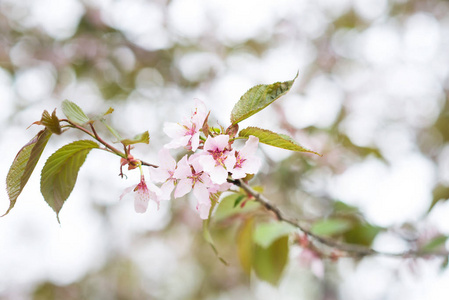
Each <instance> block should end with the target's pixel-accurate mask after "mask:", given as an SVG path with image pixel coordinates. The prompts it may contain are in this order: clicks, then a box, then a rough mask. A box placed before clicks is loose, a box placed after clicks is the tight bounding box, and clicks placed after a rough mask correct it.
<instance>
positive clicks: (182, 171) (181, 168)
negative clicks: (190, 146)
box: [173, 155, 192, 179]
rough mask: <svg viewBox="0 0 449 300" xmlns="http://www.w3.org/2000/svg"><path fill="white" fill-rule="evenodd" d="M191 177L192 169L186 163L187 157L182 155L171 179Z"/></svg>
mask: <svg viewBox="0 0 449 300" xmlns="http://www.w3.org/2000/svg"><path fill="white" fill-rule="evenodd" d="M191 175H192V169H191V168H190V165H189V163H188V162H187V155H184V157H183V158H181V160H180V161H179V162H178V167H177V168H176V170H175V172H174V174H173V177H174V178H176V179H184V178H187V177H188V176H191Z"/></svg>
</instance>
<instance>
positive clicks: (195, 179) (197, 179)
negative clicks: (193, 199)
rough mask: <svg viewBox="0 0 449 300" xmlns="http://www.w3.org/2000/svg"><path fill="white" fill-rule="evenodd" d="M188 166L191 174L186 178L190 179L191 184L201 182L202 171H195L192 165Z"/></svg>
mask: <svg viewBox="0 0 449 300" xmlns="http://www.w3.org/2000/svg"><path fill="white" fill-rule="evenodd" d="M190 168H191V169H192V176H188V177H187V178H190V179H191V180H192V186H194V185H195V184H196V183H197V182H202V180H201V175H203V171H201V172H196V171H195V169H194V168H193V167H192V166H190Z"/></svg>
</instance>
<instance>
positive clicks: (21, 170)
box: [3, 128, 51, 216]
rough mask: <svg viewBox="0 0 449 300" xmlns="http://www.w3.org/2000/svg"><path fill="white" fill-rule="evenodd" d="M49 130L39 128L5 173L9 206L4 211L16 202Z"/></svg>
mask: <svg viewBox="0 0 449 300" xmlns="http://www.w3.org/2000/svg"><path fill="white" fill-rule="evenodd" d="M50 136H51V132H50V130H48V129H47V128H45V129H44V130H41V131H40V132H39V133H38V134H37V135H36V136H35V137H34V138H33V139H31V141H29V142H28V143H27V144H26V145H25V146H23V147H22V149H20V151H19V152H18V153H17V155H16V157H15V158H14V161H13V163H12V165H11V167H10V168H9V171H8V175H6V191H7V193H8V197H9V201H10V204H9V208H8V210H7V211H6V213H5V214H4V215H3V216H5V215H7V214H8V213H9V211H10V210H11V209H12V208H13V207H14V205H15V204H16V201H17V198H18V197H19V195H20V193H21V192H22V190H23V188H24V187H25V185H26V183H27V182H28V179H30V176H31V173H33V170H34V168H35V167H36V164H37V162H38V160H39V158H40V157H41V154H42V151H44V148H45V145H47V142H48V140H49V139H50Z"/></svg>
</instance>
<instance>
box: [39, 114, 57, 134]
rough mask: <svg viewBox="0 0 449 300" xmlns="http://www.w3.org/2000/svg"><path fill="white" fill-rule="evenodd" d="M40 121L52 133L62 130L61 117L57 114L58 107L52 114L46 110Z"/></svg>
mask: <svg viewBox="0 0 449 300" xmlns="http://www.w3.org/2000/svg"><path fill="white" fill-rule="evenodd" d="M40 123H41V124H42V125H44V126H45V127H47V128H48V130H50V131H51V132H52V133H56V134H61V132H62V130H61V125H60V124H59V118H58V117H57V116H56V109H55V110H54V111H53V113H52V114H51V115H50V113H49V112H48V111H46V110H44V112H43V113H42V118H41V122H40Z"/></svg>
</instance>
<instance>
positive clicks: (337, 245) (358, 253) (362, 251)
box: [231, 179, 449, 258]
mask: <svg viewBox="0 0 449 300" xmlns="http://www.w3.org/2000/svg"><path fill="white" fill-rule="evenodd" d="M231 182H232V183H233V184H235V185H237V186H239V187H241V188H242V189H243V190H244V191H245V192H246V193H247V194H248V195H251V196H252V197H254V199H255V201H257V202H259V203H260V204H262V206H263V207H264V208H265V209H267V210H268V211H271V212H272V213H273V214H274V215H275V216H276V218H277V219H278V220H279V221H283V222H286V223H289V224H291V225H292V226H294V227H296V228H298V229H299V230H301V231H302V232H303V233H304V234H306V235H307V236H309V237H312V238H313V239H315V240H316V241H318V242H319V243H321V244H324V245H326V246H328V247H332V248H334V249H338V250H341V251H343V252H346V253H348V254H352V256H355V257H364V256H370V255H379V256H389V257H404V258H406V257H423V256H443V257H444V256H448V255H449V252H447V251H441V252H435V253H434V252H432V253H425V252H422V251H414V250H409V251H405V252H397V253H391V252H382V251H377V250H374V249H372V248H370V247H365V246H361V245H354V244H347V243H342V242H338V241H336V240H333V239H329V238H325V237H322V236H319V235H317V234H314V233H313V232H312V231H311V230H310V229H309V228H307V227H305V226H303V225H301V224H300V223H299V222H298V221H296V220H294V219H291V218H289V217H286V216H285V215H284V214H283V213H282V212H281V210H280V209H279V208H277V207H276V206H274V205H273V204H271V203H270V201H269V200H268V199H267V198H266V197H265V196H264V195H262V194H260V193H258V192H256V191H255V190H253V189H252V188H251V187H250V186H249V185H248V184H246V183H245V182H244V181H243V180H241V179H238V180H232V181H231Z"/></svg>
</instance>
